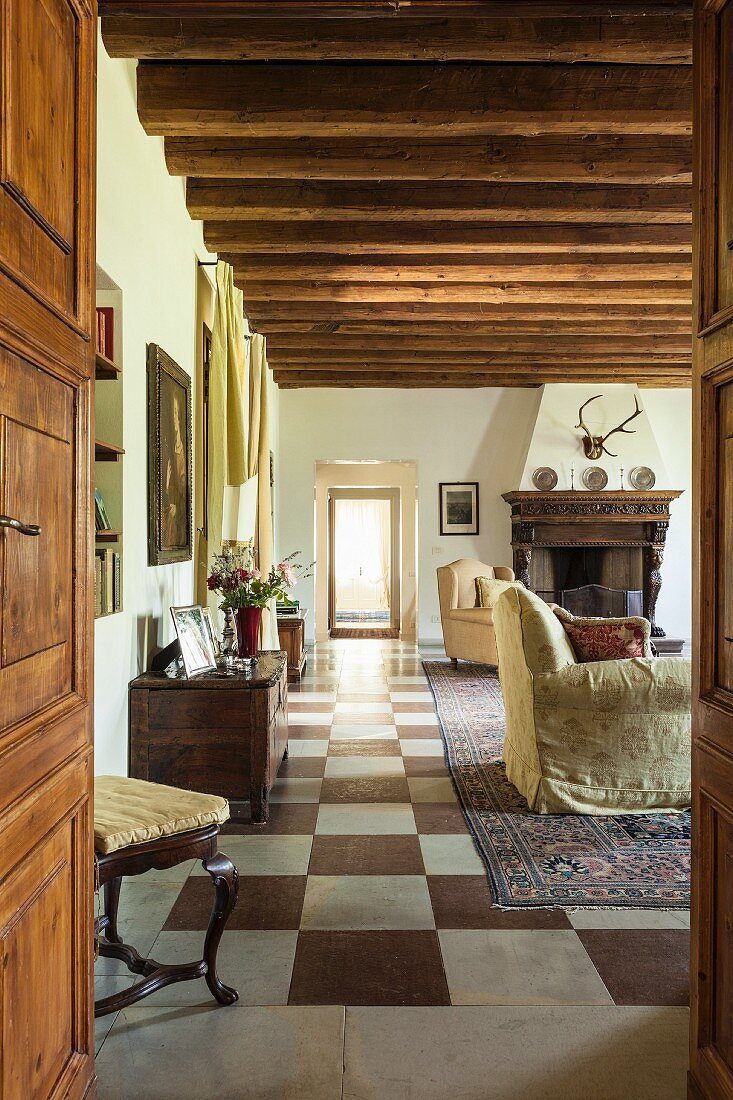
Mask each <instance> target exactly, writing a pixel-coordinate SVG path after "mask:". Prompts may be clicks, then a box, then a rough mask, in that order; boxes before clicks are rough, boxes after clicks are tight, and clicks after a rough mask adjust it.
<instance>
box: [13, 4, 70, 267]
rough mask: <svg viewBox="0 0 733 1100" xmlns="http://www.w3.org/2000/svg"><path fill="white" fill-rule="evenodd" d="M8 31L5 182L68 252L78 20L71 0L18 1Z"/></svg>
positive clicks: (15, 196) (32, 215) (46, 230)
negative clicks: (69, 2)
mask: <svg viewBox="0 0 733 1100" xmlns="http://www.w3.org/2000/svg"><path fill="white" fill-rule="evenodd" d="M7 35H8V47H9V48H8V53H7V55H6V57H5V59H4V60H5V65H6V90H7V92H6V94H7V96H8V113H7V116H6V117H7V126H6V132H5V160H4V165H3V168H4V171H3V183H4V185H5V187H6V189H7V190H8V191H10V193H11V194H12V195H13V197H14V198H15V199H16V200H17V201H18V202H19V203H21V205H23V206H24V207H25V209H26V210H27V212H28V214H29V215H30V216H31V217H32V218H33V219H34V221H36V222H37V223H38V224H39V225H40V226H41V228H42V229H43V230H44V231H45V232H46V233H47V234H48V235H49V236H50V237H51V238H53V239H54V240H55V241H56V243H57V244H58V246H59V247H60V248H61V249H62V250H63V251H64V252H67V253H68V252H70V251H71V249H72V247H73V245H72V242H73V238H74V192H75V187H74V142H75V130H76V124H75V123H76V120H75V114H76V112H75V110H74V94H75V86H76V18H75V16H74V12H73V10H72V9H71V7H70V6H69V4H68V3H67V2H66V0H36V2H35V3H33V4H28V3H27V2H24V0H14V2H13V3H11V4H10V5H9V7H8V17H7ZM39 91H42V94H41V95H39Z"/></svg>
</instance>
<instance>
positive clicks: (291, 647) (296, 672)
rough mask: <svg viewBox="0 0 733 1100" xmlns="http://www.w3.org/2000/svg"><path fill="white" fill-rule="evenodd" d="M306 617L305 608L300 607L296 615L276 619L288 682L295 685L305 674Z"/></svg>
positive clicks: (306, 610) (280, 616) (279, 616)
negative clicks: (286, 657) (285, 660)
mask: <svg viewBox="0 0 733 1100" xmlns="http://www.w3.org/2000/svg"><path fill="white" fill-rule="evenodd" d="M307 617H308V608H307V607H301V608H300V611H299V612H298V614H297V615H278V617H277V629H278V633H279V635H280V645H281V646H282V647H283V649H284V650H285V652H286V653H287V655H288V681H289V682H290V683H291V684H293V683H297V682H298V681H299V680H300V679H301V678H302V676H303V673H304V672H305V666H306V655H305V620H306V619H307Z"/></svg>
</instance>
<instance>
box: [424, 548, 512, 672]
mask: <svg viewBox="0 0 733 1100" xmlns="http://www.w3.org/2000/svg"><path fill="white" fill-rule="evenodd" d="M476 577H495V578H496V580H501V581H513V580H514V573H513V572H512V570H511V569H506V568H505V567H504V566H503V565H497V566H493V565H484V563H483V562H481V561H476V559H475V558H459V559H458V561H454V562H451V564H450V565H442V566H441V567H440V568H439V569H438V599H439V600H440V618H441V622H442V624H443V643H444V645H445V652H446V654H447V655H448V656H449V657H450V658H451V660H452V661H453V663H454V664H457V663H458V660H459V658H460V659H461V660H462V661H475V662H476V663H477V664H480V665H495V664H496V662H497V656H496V638H495V637H494V609H493V608H491V607H478V606H477V603H478V600H477V598H476Z"/></svg>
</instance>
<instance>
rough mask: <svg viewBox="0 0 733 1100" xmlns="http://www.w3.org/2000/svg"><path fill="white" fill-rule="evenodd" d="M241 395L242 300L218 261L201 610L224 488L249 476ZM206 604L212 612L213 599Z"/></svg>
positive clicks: (217, 546) (199, 572)
mask: <svg viewBox="0 0 733 1100" xmlns="http://www.w3.org/2000/svg"><path fill="white" fill-rule="evenodd" d="M246 392H247V357H246V342H245V338H244V299H243V295H242V292H241V290H238V289H237V288H236V287H235V285H234V271H233V269H232V268H231V267H230V266H229V264H225V263H224V262H223V261H221V260H220V261H219V263H218V264H217V267H216V302H215V305H214V326H213V331H212V333H211V362H210V366H209V418H208V493H207V517H208V523H207V527H208V538H204V536H203V532H202V533H200V536H199V540H198V546H197V555H196V599H197V600H198V602H199V603H201V604H204V606H205V605H206V604H207V603H209V592H208V590H207V588H206V577H207V576H208V572H209V563H210V561H211V559H212V557H213V555H214V554H218V553H219V551H220V550H221V524H222V507H223V500H224V486H225V485H241V484H242V483H243V482H245V481H246V480H247V476H248V474H247V468H248V450H247V410H246V405H245V395H246ZM210 606H211V609H212V612H213V611H216V609H217V606H218V604H217V598H212V599H211V602H210ZM217 613H218V612H217Z"/></svg>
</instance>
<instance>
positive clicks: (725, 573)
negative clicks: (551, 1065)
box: [690, 0, 733, 1100]
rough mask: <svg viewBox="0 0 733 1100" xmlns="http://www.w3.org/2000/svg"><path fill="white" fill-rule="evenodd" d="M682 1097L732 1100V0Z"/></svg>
mask: <svg viewBox="0 0 733 1100" xmlns="http://www.w3.org/2000/svg"><path fill="white" fill-rule="evenodd" d="M695 97H696V104H695V145H696V156H695V166H696V174H697V177H696V180H697V182H696V215H695V218H696V221H695V249H696V259H695V268H696V270H695V286H696V299H695V312H694V323H695V325H696V327H697V332H696V338H695V372H694V409H695V432H694V451H695V455H694V464H695V471H696V472H695V479H696V493H697V499H696V507H695V513H696V516H697V517H698V519H697V524H698V526H697V531H696V539H695V583H694V590H695V593H696V596H695V665H696V668H695V687H694V698H693V706H694V724H693V815H694V819H693V824H694V853H693V908H692V1034H691V1069H690V1096H691V1097H706V1098H707V1100H713V1098H715V1100H718V1098H720V1100H722V1098H723V1097H726V1098H729V1097H731V1096H733V0H696V26H695Z"/></svg>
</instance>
